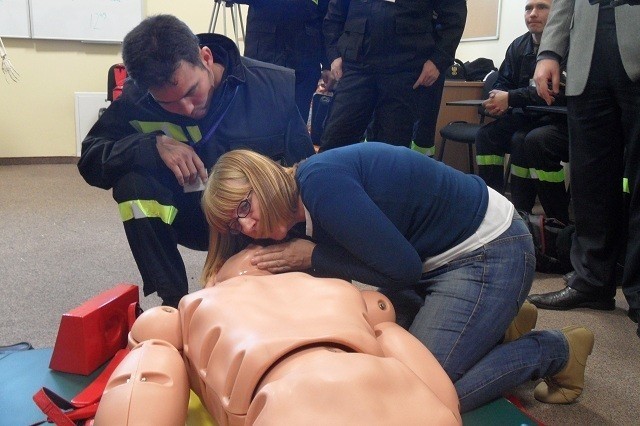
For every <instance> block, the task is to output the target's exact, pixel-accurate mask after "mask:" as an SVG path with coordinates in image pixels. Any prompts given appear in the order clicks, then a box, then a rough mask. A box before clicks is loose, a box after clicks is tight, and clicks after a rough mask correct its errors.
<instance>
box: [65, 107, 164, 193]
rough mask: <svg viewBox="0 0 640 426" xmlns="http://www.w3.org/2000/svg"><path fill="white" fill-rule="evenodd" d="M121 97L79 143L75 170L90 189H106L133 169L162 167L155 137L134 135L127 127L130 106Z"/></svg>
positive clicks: (128, 125) (153, 135)
mask: <svg viewBox="0 0 640 426" xmlns="http://www.w3.org/2000/svg"><path fill="white" fill-rule="evenodd" d="M123 96H124V95H123ZM123 96H121V99H118V100H116V101H114V102H113V103H112V104H111V105H110V106H109V107H108V108H107V109H106V110H105V112H104V113H103V114H102V116H101V117H100V118H99V119H98V121H97V122H96V124H95V125H94V126H93V127H92V128H91V130H90V131H89V133H88V134H87V136H86V138H85V139H84V140H83V141H82V152H81V155H80V160H79V161H78V170H79V171H80V174H81V175H82V177H83V178H84V179H85V180H86V181H87V183H89V184H90V185H93V186H97V187H100V188H104V189H109V188H111V187H112V186H113V185H114V183H115V181H116V180H117V179H118V178H119V177H120V176H122V175H123V174H124V173H126V172H128V171H130V170H132V169H133V168H134V167H143V168H147V169H155V168H159V167H161V166H162V164H163V162H162V159H161V158H160V154H159V153H158V150H157V149H156V143H155V142H156V136H157V133H148V134H144V133H137V132H136V131H135V129H134V128H133V127H131V125H130V124H129V120H130V119H131V117H129V115H128V114H127V110H128V109H129V108H132V105H131V104H130V103H128V102H127V101H125V100H124V99H123Z"/></svg>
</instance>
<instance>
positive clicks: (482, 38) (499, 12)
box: [460, 0, 583, 42]
mask: <svg viewBox="0 0 640 426" xmlns="http://www.w3.org/2000/svg"><path fill="white" fill-rule="evenodd" d="M480 1H481V0H480ZM580 1H583V0H580ZM480 4H482V3H480ZM468 5H469V3H468V2H467V7H468ZM473 6H477V4H475V3H474V4H473ZM497 9H498V10H497V11H496V12H497V16H496V30H495V33H492V34H490V35H486V36H480V37H465V36H464V33H463V35H462V38H461V39H460V42H467V41H485V40H499V39H500V19H501V17H502V0H498V4H497ZM467 12H468V11H467Z"/></svg>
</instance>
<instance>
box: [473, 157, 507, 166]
mask: <svg viewBox="0 0 640 426" xmlns="http://www.w3.org/2000/svg"><path fill="white" fill-rule="evenodd" d="M476 163H478V166H502V165H504V156H502V155H476Z"/></svg>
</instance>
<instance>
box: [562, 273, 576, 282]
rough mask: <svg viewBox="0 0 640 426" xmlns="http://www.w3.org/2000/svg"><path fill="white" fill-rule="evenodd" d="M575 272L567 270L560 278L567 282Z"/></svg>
mask: <svg viewBox="0 0 640 426" xmlns="http://www.w3.org/2000/svg"><path fill="white" fill-rule="evenodd" d="M575 274H576V271H571V272H567V273H566V274H564V275H563V276H562V279H563V280H564V282H565V283H568V282H569V280H570V279H571V278H573V276H574V275H575Z"/></svg>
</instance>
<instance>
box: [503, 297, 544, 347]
mask: <svg viewBox="0 0 640 426" xmlns="http://www.w3.org/2000/svg"><path fill="white" fill-rule="evenodd" d="M536 321H538V308H536V307H535V305H534V304H533V303H531V302H529V301H528V300H525V301H524V303H523V304H522V306H521V307H520V310H519V311H518V314H517V315H516V317H515V318H514V319H513V321H511V324H509V327H508V328H507V331H505V332H504V338H503V339H502V342H503V343H507V342H512V341H514V340H516V339H518V338H520V336H522V335H523V334H527V333H528V332H530V331H531V330H533V329H534V328H535V327H536Z"/></svg>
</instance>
